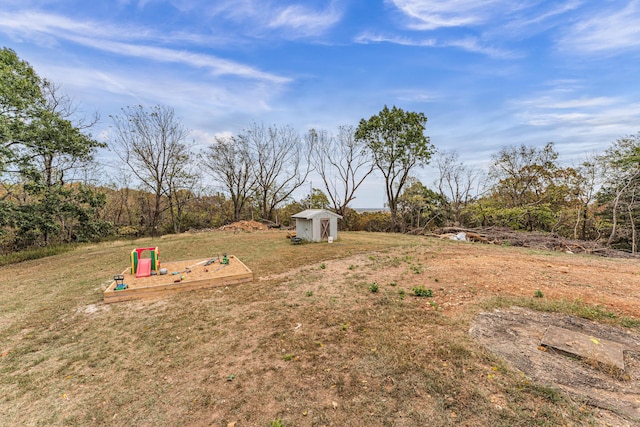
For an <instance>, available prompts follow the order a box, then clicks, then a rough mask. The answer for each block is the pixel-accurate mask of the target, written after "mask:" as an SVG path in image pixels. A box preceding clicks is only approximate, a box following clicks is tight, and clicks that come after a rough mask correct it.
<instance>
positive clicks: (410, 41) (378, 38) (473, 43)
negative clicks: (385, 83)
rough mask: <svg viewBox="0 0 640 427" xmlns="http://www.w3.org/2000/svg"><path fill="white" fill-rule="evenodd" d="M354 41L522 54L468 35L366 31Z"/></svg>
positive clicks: (497, 55)
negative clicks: (414, 35)
mask: <svg viewBox="0 0 640 427" xmlns="http://www.w3.org/2000/svg"><path fill="white" fill-rule="evenodd" d="M354 41H355V42H356V43H362V44H369V43H392V44H397V45H401V46H416V47H455V48H458V49H462V50H466V51H467V52H473V53H479V54H482V55H486V56H489V57H491V58H498V59H511V58H516V57H519V56H520V55H519V54H517V53H515V52H510V51H506V50H503V49H499V48H496V47H491V46H484V45H483V44H482V42H481V41H480V40H479V39H477V38H475V37H467V38H464V39H454V40H448V41H444V42H442V41H438V40H436V39H434V38H428V39H415V38H411V37H407V36H399V35H384V34H374V33H370V32H365V33H362V34H359V35H358V36H357V37H356V38H355V39H354Z"/></svg>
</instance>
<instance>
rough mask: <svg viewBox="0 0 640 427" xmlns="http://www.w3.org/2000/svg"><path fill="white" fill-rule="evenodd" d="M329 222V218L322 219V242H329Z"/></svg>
mask: <svg viewBox="0 0 640 427" xmlns="http://www.w3.org/2000/svg"><path fill="white" fill-rule="evenodd" d="M329 234H331V233H330V232H329V220H328V219H327V218H322V219H320V240H329Z"/></svg>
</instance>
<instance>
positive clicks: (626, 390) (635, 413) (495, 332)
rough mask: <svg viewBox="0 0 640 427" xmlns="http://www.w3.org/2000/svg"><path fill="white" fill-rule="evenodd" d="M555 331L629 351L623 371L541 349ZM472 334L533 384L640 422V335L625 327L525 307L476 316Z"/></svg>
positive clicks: (630, 422)
mask: <svg viewBox="0 0 640 427" xmlns="http://www.w3.org/2000/svg"><path fill="white" fill-rule="evenodd" d="M550 326H559V327H562V328H566V329H568V330H573V331H577V332H580V333H583V334H588V335H590V336H592V337H594V339H602V340H605V339H606V340H609V341H613V342H615V343H619V344H620V345H622V346H623V347H624V348H625V351H624V356H625V365H626V368H625V370H624V371H623V372H619V371H617V370H612V369H610V367H608V366H601V365H600V366H598V364H596V363H594V361H593V360H589V359H582V358H576V357H571V356H569V355H567V354H563V353H560V352H557V351H553V349H549V348H546V347H543V346H541V345H540V341H541V339H542V337H543V335H544V333H545V331H546V330H547V329H548V328H549V327H550ZM470 333H471V335H472V336H474V337H475V338H476V339H477V340H478V342H479V343H481V344H482V345H483V346H485V347H486V348H488V349H489V350H490V351H491V352H493V353H494V354H496V355H498V356H500V357H502V358H504V359H505V360H506V361H507V362H508V363H509V364H510V365H511V366H512V367H514V368H516V369H518V370H520V371H521V372H523V373H524V374H525V375H527V377H528V378H530V379H531V380H532V381H536V382H539V383H542V384H549V385H553V386H557V387H560V388H561V389H562V390H565V391H567V392H568V393H570V394H571V395H573V396H575V397H576V398H577V399H579V400H581V401H585V402H588V403H589V404H590V405H593V406H596V407H598V408H601V409H604V410H608V411H612V412H614V413H615V414H616V415H619V416H621V417H622V418H623V420H619V421H618V422H617V423H616V425H636V424H637V423H639V422H640V400H639V397H640V383H639V382H638V380H639V379H640V336H639V335H637V334H635V333H630V332H629V331H628V330H627V331H625V330H623V329H621V328H617V327H613V326H609V325H603V324H601V323H597V322H592V321H588V320H585V319H581V318H578V317H575V316H569V315H561V314H556V313H541V312H537V311H532V310H526V309H522V308H510V309H498V310H494V311H492V312H484V313H480V314H478V315H477V316H476V318H475V320H474V323H473V326H472V327H471V329H470Z"/></svg>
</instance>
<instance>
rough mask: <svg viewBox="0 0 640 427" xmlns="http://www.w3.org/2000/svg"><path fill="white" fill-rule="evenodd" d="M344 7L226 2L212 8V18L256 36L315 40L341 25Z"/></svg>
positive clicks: (241, 0) (261, 0)
mask: <svg viewBox="0 0 640 427" xmlns="http://www.w3.org/2000/svg"><path fill="white" fill-rule="evenodd" d="M343 7H344V6H343V5H342V3H341V2H339V1H337V0H332V1H330V2H327V5H326V6H325V7H324V8H322V7H320V8H312V7H310V6H309V5H307V4H305V3H295V4H289V5H284V6H283V5H282V2H279V1H268V0H223V1H219V2H216V4H215V5H213V6H211V7H210V8H209V11H210V13H211V14H212V15H214V16H215V15H221V16H224V17H225V18H226V19H229V20H232V21H235V22H237V23H242V24H245V25H247V28H249V30H247V31H250V32H251V33H252V34H263V33H266V32H274V31H275V32H278V34H279V35H280V36H281V37H283V38H286V39H297V38H305V37H314V36H320V35H323V34H325V33H326V32H327V31H328V30H329V29H331V28H332V27H334V26H335V25H336V24H338V23H339V22H340V20H341V19H342V16H343Z"/></svg>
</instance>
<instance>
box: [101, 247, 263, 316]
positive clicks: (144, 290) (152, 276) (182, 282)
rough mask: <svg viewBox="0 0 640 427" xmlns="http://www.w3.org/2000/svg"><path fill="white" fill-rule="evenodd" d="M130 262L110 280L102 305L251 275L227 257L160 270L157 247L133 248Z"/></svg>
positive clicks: (179, 263) (165, 264)
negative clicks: (128, 265) (129, 264)
mask: <svg viewBox="0 0 640 427" xmlns="http://www.w3.org/2000/svg"><path fill="white" fill-rule="evenodd" d="M130 262H131V266H130V267H127V268H126V269H125V270H124V271H123V272H122V273H121V274H116V275H114V276H113V282H112V283H111V285H109V287H108V288H107V289H106V290H105V291H104V302H105V303H111V302H119V301H127V300H132V299H139V298H150V297H162V296H165V295H166V294H172V293H177V292H184V291H191V290H196V289H206V288H214V287H219V286H228V285H234V284H238V283H246V282H251V281H253V272H252V271H251V270H249V269H248V268H247V266H246V265H244V264H243V263H242V261H240V260H239V259H238V258H236V257H235V256H233V255H227V254H226V253H224V254H222V256H218V257H214V258H204V259H196V260H189V261H176V262H163V263H162V268H160V251H159V250H158V248H157V247H151V248H136V249H133V250H132V251H131V255H130Z"/></svg>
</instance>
